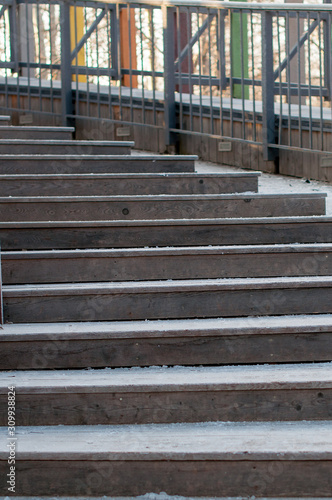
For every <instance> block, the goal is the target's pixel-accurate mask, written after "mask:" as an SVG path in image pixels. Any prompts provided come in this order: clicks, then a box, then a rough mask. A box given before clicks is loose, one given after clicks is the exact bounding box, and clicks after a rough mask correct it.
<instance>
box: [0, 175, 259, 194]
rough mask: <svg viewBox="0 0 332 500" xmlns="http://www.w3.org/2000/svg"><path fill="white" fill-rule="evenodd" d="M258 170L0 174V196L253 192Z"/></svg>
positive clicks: (255, 186) (255, 190)
mask: <svg viewBox="0 0 332 500" xmlns="http://www.w3.org/2000/svg"><path fill="white" fill-rule="evenodd" d="M259 175H260V174H259V173H258V172H257V173H256V172H255V173H248V174H247V173H245V174H237V173H236V174H233V173H230V174H229V173H221V174H196V173H179V174H172V173H168V174H144V173H143V174H94V175H93V176H92V175H91V174H75V175H71V174H64V175H51V174H44V175H43V174H30V175H0V196H57V195H58V194H59V193H61V195H62V196H109V195H120V194H124V195H135V194H139V195H144V194H145V195H158V194H221V193H241V192H249V191H250V192H257V191H258V177H259Z"/></svg>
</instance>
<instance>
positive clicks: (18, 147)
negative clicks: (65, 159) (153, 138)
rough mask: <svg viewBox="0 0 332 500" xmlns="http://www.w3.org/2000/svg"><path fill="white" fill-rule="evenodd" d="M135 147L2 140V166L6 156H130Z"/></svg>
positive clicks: (113, 143)
mask: <svg viewBox="0 0 332 500" xmlns="http://www.w3.org/2000/svg"><path fill="white" fill-rule="evenodd" d="M133 146H134V143H133V142H129V141H74V140H57V139H45V140H43V139H38V140H37V139H0V155H1V156H2V158H1V164H2V163H3V162H4V161H6V158H3V156H4V155H56V154H60V155H84V154H85V155H117V154H120V155H121V154H125V155H128V154H130V151H131V148H132V147H133ZM1 164H0V165H1Z"/></svg>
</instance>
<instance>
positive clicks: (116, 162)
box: [0, 146, 197, 175]
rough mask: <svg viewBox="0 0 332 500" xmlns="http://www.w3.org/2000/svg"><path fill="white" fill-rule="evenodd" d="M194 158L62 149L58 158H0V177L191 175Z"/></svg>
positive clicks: (115, 151)
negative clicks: (87, 152)
mask: <svg viewBox="0 0 332 500" xmlns="http://www.w3.org/2000/svg"><path fill="white" fill-rule="evenodd" d="M122 149H123V146H122ZM121 153H122V154H121ZM196 159H197V157H196V156H172V155H164V156H153V155H149V156H143V155H139V156H134V155H133V156H131V155H130V151H129V150H128V151H126V150H124V151H122V152H121V151H117V150H114V151H113V152H112V153H111V154H107V155H92V154H85V155H83V154H81V155H79V154H67V155H66V154H64V150H63V149H62V151H61V153H60V154H58V155H54V154H53V155H51V154H49V155H26V154H24V155H23V154H22V155H9V154H8V155H2V156H1V155H0V174H2V175H12V174H30V175H31V174H53V175H63V174H91V173H149V172H150V173H152V172H194V170H195V160H196Z"/></svg>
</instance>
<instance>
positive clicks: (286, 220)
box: [0, 216, 332, 250]
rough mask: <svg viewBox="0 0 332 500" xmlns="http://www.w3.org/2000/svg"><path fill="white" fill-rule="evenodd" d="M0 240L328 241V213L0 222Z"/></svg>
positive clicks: (55, 243)
mask: <svg viewBox="0 0 332 500" xmlns="http://www.w3.org/2000/svg"><path fill="white" fill-rule="evenodd" d="M122 217H123V216H122ZM0 241H1V247H2V249H3V250H21V249H27V250H37V249H38V250H47V249H63V248H68V249H76V248H94V249H95V248H131V247H158V246H159V247H165V246H200V245H262V244H271V245H274V244H291V243H332V217H283V218H281V217H271V218H268V217H263V218H254V217H253V218H232V219H197V220H190V219H161V220H144V221H137V220H133V221H131V220H129V221H127V220H117V221H90V222H87V221H75V222H65V221H62V222H38V221H37V222H35V221H32V222H31V221H29V222H22V221H17V222H0Z"/></svg>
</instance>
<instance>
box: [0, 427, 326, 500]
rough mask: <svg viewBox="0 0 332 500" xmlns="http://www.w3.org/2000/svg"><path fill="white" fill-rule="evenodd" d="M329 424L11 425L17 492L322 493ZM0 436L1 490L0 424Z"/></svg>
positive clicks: (4, 446) (2, 451)
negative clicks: (14, 438)
mask: <svg viewBox="0 0 332 500" xmlns="http://www.w3.org/2000/svg"><path fill="white" fill-rule="evenodd" d="M331 425H332V424H331V422H330V421H321V422H317V421H307V422H265V423H262V422H209V423H196V424H192V423H188V424H157V425H133V426H130V425H129V426H127V425H123V426H110V425H107V426H49V427H18V428H17V432H16V437H17V450H18V451H19V453H17V455H16V464H15V466H16V477H17V478H20V480H19V481H18V480H17V481H16V494H17V495H32V496H37V495H59V496H61V495H65V496H76V497H77V496H78V495H82V496H90V497H91V496H93V495H96V496H102V495H106V494H107V495H114V496H116V495H129V496H132V497H133V496H134V495H138V494H145V493H146V492H147V491H155V492H160V491H167V493H168V494H170V495H173V494H174V495H188V496H204V495H220V493H221V492H222V494H223V495H226V496H232V495H233V496H238V495H247V496H248V497H249V496H252V495H258V496H260V497H262V496H263V495H264V497H271V496H276V497H278V496H281V497H285V496H290V495H291V496H294V497H296V496H301V495H302V496H306V497H308V496H315V498H317V497H329V496H330V493H331V476H332V451H331V450H332V432H331ZM0 433H1V434H0V436H1V438H0V439H1V441H0V443H1V444H0V470H1V476H0V477H1V483H0V484H1V486H2V491H4V488H5V485H6V480H7V476H6V474H7V473H8V430H7V427H5V428H2V429H1V430H0ZM12 447H13V450H14V449H16V444H15V445H12ZM265 477H267V478H268V480H265V481H264V482H263V481H262V478H265ZM110 478H111V480H110ZM124 478H125V479H124Z"/></svg>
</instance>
